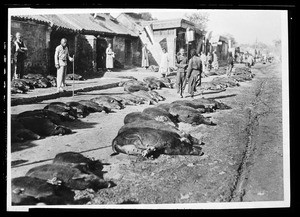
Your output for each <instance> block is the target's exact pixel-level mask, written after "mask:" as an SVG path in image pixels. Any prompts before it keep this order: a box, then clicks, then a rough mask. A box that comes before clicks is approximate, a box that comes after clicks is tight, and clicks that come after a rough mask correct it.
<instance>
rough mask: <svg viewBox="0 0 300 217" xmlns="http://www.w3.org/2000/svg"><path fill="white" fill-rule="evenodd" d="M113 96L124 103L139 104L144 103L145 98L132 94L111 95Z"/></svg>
mask: <svg viewBox="0 0 300 217" xmlns="http://www.w3.org/2000/svg"><path fill="white" fill-rule="evenodd" d="M113 98H115V99H116V100H118V101H120V102H121V103H122V104H123V105H124V106H125V105H140V104H144V103H145V99H143V98H141V97H138V96H134V95H132V94H122V95H113Z"/></svg>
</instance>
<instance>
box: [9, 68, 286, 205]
mask: <svg viewBox="0 0 300 217" xmlns="http://www.w3.org/2000/svg"><path fill="white" fill-rule="evenodd" d="M252 72H253V73H255V74H256V76H255V77H254V79H253V80H252V81H248V82H243V83H240V84H241V86H240V87H234V88H228V89H227V90H226V91H224V92H220V93H209V92H205V93H204V94H203V95H202V96H203V97H205V98H214V99H216V100H219V101H221V102H224V103H226V104H227V105H229V106H231V107H232V109H230V110H217V111H216V112H215V113H210V114H204V116H210V117H211V119H212V121H213V122H215V123H216V124H217V125H216V126H207V125H199V126H196V127H193V126H191V125H188V124H183V123H180V124H179V127H180V129H181V130H183V131H185V132H187V133H191V135H192V136H195V137H197V138H200V137H203V142H204V143H205V145H204V146H203V151H204V155H203V156H167V155H161V156H159V157H158V158H156V159H154V160H150V159H147V160H142V159H140V158H136V157H134V156H127V155H124V154H119V155H116V156H110V154H111V153H112V149H111V142H112V140H113V138H114V137H115V136H116V135H117V131H118V129H119V128H120V127H121V126H122V125H123V118H124V116H125V115H126V114H128V113H130V112H133V111H142V110H143V109H144V108H146V107H149V105H140V106H127V107H126V108H125V109H123V110H119V111H116V112H115V113H110V114H104V113H93V114H90V115H89V116H87V117H85V118H83V119H80V120H78V121H75V122H70V123H67V124H66V126H69V127H70V128H72V129H73V130H74V131H75V133H73V134H71V135H65V136H52V137H47V138H45V139H42V140H36V141H30V142H25V143H16V144H12V147H11V149H12V155H11V160H12V162H11V163H12V170H11V175H12V178H13V177H17V176H21V175H24V174H25V173H26V172H27V171H28V170H29V169H30V168H32V167H35V166H38V165H41V164H45V163H50V162H51V160H52V159H53V157H54V156H55V155H56V154H57V153H59V152H65V151H76V152H80V153H82V154H84V155H85V156H88V157H94V158H95V159H100V160H101V161H102V162H103V163H105V165H104V169H103V170H104V171H105V173H104V178H106V179H112V180H113V181H114V182H115V183H116V184H117V185H116V186H115V187H113V188H110V189H102V190H99V191H98V192H95V193H94V194H89V197H90V199H91V200H90V201H89V202H88V204H116V203H118V204H119V203H142V204H146V203H147V204H157V203H197V202H229V201H276V200H283V142H282V113H281V109H282V101H281V99H282V98H281V88H282V87H281V65H280V64H268V65H262V64H257V65H255V66H254V67H253V69H252ZM122 92H123V88H121V87H118V88H112V89H107V90H99V91H92V92H86V93H82V94H78V95H76V96H75V97H74V99H72V98H71V97H65V98H59V99H56V100H48V101H43V102H41V103H38V104H30V105H22V106H14V107H12V108H11V113H12V115H15V114H18V113H20V112H22V111H25V110H31V109H39V108H43V107H44V106H45V105H46V104H47V103H49V102H54V101H62V102H68V101H71V100H80V99H90V98H93V97H95V96H97V95H101V94H114V93H122ZM158 92H159V93H160V94H161V95H162V96H164V97H166V101H164V102H172V101H174V100H178V99H180V98H179V97H178V95H177V94H176V90H174V89H166V88H163V89H162V90H159V91H158ZM202 96H200V95H196V97H195V98H199V97H202ZM187 99H189V98H187Z"/></svg>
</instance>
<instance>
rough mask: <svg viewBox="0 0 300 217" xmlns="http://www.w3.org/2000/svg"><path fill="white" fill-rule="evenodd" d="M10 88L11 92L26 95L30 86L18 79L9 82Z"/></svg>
mask: <svg viewBox="0 0 300 217" xmlns="http://www.w3.org/2000/svg"><path fill="white" fill-rule="evenodd" d="M11 88H12V89H11V91H13V92H18V93H21V92H22V93H26V92H28V91H29V89H30V86H29V85H28V84H27V83H26V82H24V81H22V80H20V79H14V80H12V82H11ZM17 90H19V91H17Z"/></svg>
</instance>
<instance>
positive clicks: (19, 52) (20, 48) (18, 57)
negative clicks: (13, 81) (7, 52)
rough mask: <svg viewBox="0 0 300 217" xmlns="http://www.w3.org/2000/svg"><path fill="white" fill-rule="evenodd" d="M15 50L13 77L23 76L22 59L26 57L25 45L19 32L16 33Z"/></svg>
mask: <svg viewBox="0 0 300 217" xmlns="http://www.w3.org/2000/svg"><path fill="white" fill-rule="evenodd" d="M14 44H15V46H16V52H15V63H16V72H15V75H14V78H23V75H24V61H25V59H26V52H27V50H28V49H27V47H26V45H25V43H24V41H23V39H22V35H21V33H19V32H17V33H16V41H15V43H14Z"/></svg>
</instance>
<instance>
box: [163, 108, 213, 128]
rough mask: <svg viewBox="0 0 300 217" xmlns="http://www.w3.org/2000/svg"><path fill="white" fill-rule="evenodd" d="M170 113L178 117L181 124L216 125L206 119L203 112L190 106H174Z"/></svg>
mask: <svg viewBox="0 0 300 217" xmlns="http://www.w3.org/2000/svg"><path fill="white" fill-rule="evenodd" d="M169 112H170V114H172V115H174V116H177V118H178V121H180V122H184V123H188V124H192V125H199V124H206V125H215V124H214V123H213V122H212V121H210V120H209V118H205V117H204V116H203V115H201V112H199V111H198V110H196V109H194V108H191V107H188V106H183V105H178V104H173V105H172V106H171V107H170V110H169Z"/></svg>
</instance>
